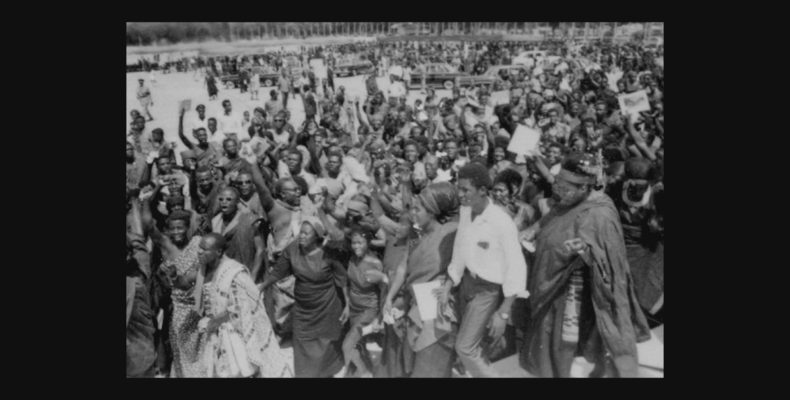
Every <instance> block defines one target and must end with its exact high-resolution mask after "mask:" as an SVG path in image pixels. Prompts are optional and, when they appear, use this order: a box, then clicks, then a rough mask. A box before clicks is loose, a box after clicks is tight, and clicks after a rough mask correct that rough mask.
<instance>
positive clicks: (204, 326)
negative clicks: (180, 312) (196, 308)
mask: <svg viewBox="0 0 790 400" xmlns="http://www.w3.org/2000/svg"><path fill="white" fill-rule="evenodd" d="M209 321H211V318H209V317H204V318H202V319H201V320H200V321H199V322H198V332H207V331H208V324H209Z"/></svg>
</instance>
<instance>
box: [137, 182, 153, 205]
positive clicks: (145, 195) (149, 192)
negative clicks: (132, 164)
mask: <svg viewBox="0 0 790 400" xmlns="http://www.w3.org/2000/svg"><path fill="white" fill-rule="evenodd" d="M153 195H154V189H151V187H150V186H146V187H144V188H142V189H140V201H146V200H148V199H150V198H151V196H153Z"/></svg>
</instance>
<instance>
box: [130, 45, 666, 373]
mask: <svg viewBox="0 0 790 400" xmlns="http://www.w3.org/2000/svg"><path fill="white" fill-rule="evenodd" d="M518 46H519V45H516V44H512V45H510V44H502V43H479V44H476V45H474V46H471V47H472V48H469V46H463V45H459V46H448V45H442V44H439V43H431V44H428V45H425V46H423V47H417V48H415V47H411V46H407V45H403V44H401V45H385V46H382V45H380V44H364V45H363V44H356V45H354V46H345V47H344V46H335V47H332V48H329V49H328V50H327V49H322V50H321V51H324V52H328V53H347V52H357V53H359V52H368V59H370V60H372V61H373V62H374V64H375V65H376V67H377V69H378V70H379V71H380V72H378V73H374V74H372V75H371V77H369V78H370V79H368V80H367V83H368V85H367V90H368V96H366V97H365V98H364V99H363V98H360V97H357V96H353V97H352V96H351V95H349V94H348V93H347V92H346V89H345V88H344V87H343V86H339V85H338V86H337V87H335V86H336V85H335V83H334V82H333V81H331V80H329V79H327V80H323V81H318V80H316V79H309V77H307V76H305V77H304V78H306V79H304V80H301V81H300V82H299V84H297V85H296V87H295V89H298V93H296V91H295V90H293V89H294V87H293V86H291V84H290V82H288V83H283V84H282V85H280V86H279V87H277V88H273V89H271V90H270V91H269V93H266V94H268V96H263V97H264V98H262V99H260V101H259V103H260V106H259V107H255V108H254V110H252V113H250V112H249V111H244V112H243V113H241V114H240V113H239V112H238V110H235V109H234V108H233V104H232V103H231V101H230V100H227V99H223V100H222V107H223V111H222V112H221V113H219V114H218V115H216V116H213V117H209V116H207V115H206V107H205V105H203V104H200V105H197V106H196V107H195V109H194V111H192V110H190V109H188V108H191V107H186V106H182V107H180V110H179V115H178V118H179V119H178V120H179V123H178V136H179V138H180V140H181V142H182V143H183V145H184V146H185V147H186V148H187V149H188V150H186V151H183V152H180V154H178V157H177V156H176V149H175V146H173V145H172V144H171V143H166V142H165V140H164V132H163V130H162V129H159V128H157V129H153V130H150V131H149V130H147V129H146V123H147V122H149V121H150V119H151V118H152V117H151V115H150V113H149V112H148V105H150V104H151V103H152V102H153V100H152V99H151V94H150V91H148V90H143V89H142V88H144V87H145V85H144V82H141V85H140V87H141V89H140V90H138V98H139V99H140V102H141V105H142V106H143V108H144V110H143V113H144V114H146V115H142V114H141V113H140V112H139V111H138V110H133V111H132V123H131V128H130V131H129V133H128V135H127V147H126V161H127V171H126V184H127V185H126V187H127V201H126V205H127V207H126V210H127V261H126V266H127V267H126V277H127V278H126V288H127V291H126V293H127V303H126V306H127V309H126V321H127V376H129V377H153V376H169V377H333V376H334V377H343V376H345V377H451V376H453V375H461V376H472V377H495V376H497V372H496V371H495V370H494V369H493V367H492V361H495V360H497V359H499V358H501V357H502V356H503V355H506V354H513V353H514V352H518V354H519V359H520V364H521V366H522V367H523V368H524V369H525V370H527V371H528V372H529V373H531V374H533V375H536V376H540V377H568V376H570V374H571V365H572V363H573V362H574V359H575V358H576V357H579V356H583V357H585V358H586V359H587V360H588V361H590V362H592V363H594V364H595V369H594V370H593V372H592V373H591V375H590V376H595V377H603V376H610V377H635V376H638V374H639V363H638V354H637V347H636V344H637V343H638V342H642V341H645V340H647V339H649V337H650V329H651V328H652V327H654V326H656V325H658V324H661V323H662V318H663V317H662V312H663V213H662V208H661V203H662V200H661V199H662V197H663V159H664V116H663V62H662V63H661V65H658V64H657V63H656V59H657V56H660V54H658V55H657V54H655V52H652V51H648V50H646V49H644V48H642V47H640V46H637V45H617V46H615V45H591V46H587V47H583V48H581V49H573V50H568V49H566V48H561V47H560V48H559V49H558V50H557V53H558V55H559V56H560V57H561V58H562V62H561V63H560V64H559V65H557V66H556V67H555V68H554V69H553V70H545V69H543V68H538V67H530V68H528V71H529V73H523V72H522V73H519V74H517V75H507V74H505V75H503V76H501V79H502V81H503V83H505V86H506V88H507V89H506V101H502V102H501V104H497V103H495V102H494V101H492V97H493V95H494V93H492V92H491V91H490V90H489V89H488V88H487V87H469V88H459V87H455V88H453V90H452V91H451V94H450V96H445V97H442V96H437V94H436V92H435V91H434V90H432V89H430V88H428V89H425V90H424V91H422V92H420V96H419V99H418V100H417V101H416V102H414V104H407V101H406V98H407V94H408V90H406V89H405V88H404V87H403V81H404V80H407V77H406V76H405V75H406V74H407V73H408V68H410V67H411V66H416V65H418V64H419V63H422V62H426V61H433V60H444V61H446V62H449V63H455V64H458V66H459V67H461V68H467V69H468V70H477V71H479V70H480V69H481V68H485V67H486V66H487V65H493V64H503V63H508V62H509V61H510V59H511V58H512V56H513V54H514V53H515V52H516V51H517V50H518V49H519V47H518ZM660 51H663V49H661V50H660ZM309 53H310V51H308V52H305V53H304V54H297V56H299V57H303V58H304V59H308V58H309V57H311V56H312V55H311V54H309ZM278 57H279V56H278ZM581 58H584V59H585V60H590V63H578V62H572V61H573V60H578V59H581ZM277 59H280V60H281V59H282V58H272V59H269V60H265V62H267V63H269V62H271V63H275V65H276V63H277V61H276V60H277ZM329 59H331V57H329ZM252 60H253V61H254V58H253V59H252ZM327 64H328V65H329V66H330V68H331V66H332V62H331V61H329V62H327ZM404 70H406V71H404ZM384 74H387V75H389V80H390V83H391V85H390V86H389V87H388V88H387V90H386V91H383V90H380V89H379V88H378V86H377V85H376V82H375V79H374V78H375V77H376V76H377V75H384ZM208 79H209V80H211V79H212V76H211V74H209V77H208ZM282 82H286V81H284V80H283V81H282ZM207 87H208V91H209V96H210V98H211V99H214V98H217V96H218V91H217V88H216V83H215V84H214V87H213V89H214V90H213V91H212V87H211V84H208V85H207ZM640 90H644V91H646V93H647V97H648V99H649V103H650V104H649V105H650V111H641V112H632V113H626V112H623V111H622V110H621V109H620V106H619V103H618V96H620V95H623V94H629V93H634V92H636V91H640ZM266 97H268V98H266ZM289 98H290V99H291V101H300V102H302V104H303V106H304V107H303V109H304V114H305V115H304V123H302V124H299V125H298V126H293V125H292V124H291V120H292V118H291V117H292V116H291V115H290V113H291V111H290V110H289V107H288V104H287V101H288V99H289ZM256 101H257V100H256ZM521 126H523V127H527V128H529V129H532V130H536V131H538V132H540V135H541V136H540V141H539V144H538V146H537V148H536V149H535V150H534V151H531V152H528V153H518V152H514V149H513V148H511V146H510V144H511V140H512V138H513V136H514V133H515V132H516V130H517V129H519V127H521ZM425 287H431V288H432V291H431V292H430V294H431V296H433V297H431V298H430V299H431V300H426V297H425V296H424V294H423V291H422V290H423V288H425ZM426 302H429V303H430V302H434V303H435V304H434V305H435V309H436V316H435V317H433V318H424V317H423V315H422V314H423V313H425V312H427V311H426V310H428V309H429V308H426V307H425V305H424V304H425V303H426ZM429 317H430V316H429ZM376 347H378V348H379V349H380V351H381V356H380V357H372V355H371V351H370V349H371V348H376Z"/></svg>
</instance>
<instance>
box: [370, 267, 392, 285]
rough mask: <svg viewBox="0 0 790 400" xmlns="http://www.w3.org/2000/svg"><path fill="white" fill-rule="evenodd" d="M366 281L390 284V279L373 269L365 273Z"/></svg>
mask: <svg viewBox="0 0 790 400" xmlns="http://www.w3.org/2000/svg"><path fill="white" fill-rule="evenodd" d="M365 281H366V282H368V283H381V282H384V283H389V277H387V274H385V273H384V272H382V271H378V270H375V269H372V270H368V271H365Z"/></svg>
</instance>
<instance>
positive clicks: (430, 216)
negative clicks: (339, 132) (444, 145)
mask: <svg viewBox="0 0 790 400" xmlns="http://www.w3.org/2000/svg"><path fill="white" fill-rule="evenodd" d="M459 205H460V202H459V200H458V192H457V191H456V188H455V186H453V185H452V184H451V183H449V182H441V183H434V184H431V185H429V186H428V187H426V188H425V189H423V190H422V192H420V195H419V196H418V197H417V199H416V201H415V202H414V203H413V205H412V207H411V210H410V213H411V215H410V217H411V222H412V224H413V226H414V228H415V229H416V230H417V231H418V232H419V234H420V238H419V240H417V241H414V242H412V243H411V244H410V245H409V254H408V257H407V258H406V259H405V260H404V262H403V263H401V265H399V266H398V269H397V272H396V274H395V278H394V279H393V282H392V284H391V287H390V289H389V293H388V294H387V298H386V300H385V303H384V315H385V318H386V316H387V315H393V311H394V314H395V315H398V314H400V312H399V311H402V312H403V318H405V324H404V327H405V328H404V331H400V332H398V334H399V335H400V334H402V335H403V336H404V337H405V342H407V343H408V345H406V346H403V359H404V372H405V374H406V376H409V377H413V378H414V377H437V378H440V377H443V378H449V377H451V375H452V365H453V363H454V361H455V352H454V350H453V344H454V342H455V333H456V332H457V330H458V323H457V321H458V320H457V317H456V315H455V312H454V300H452V299H451V300H450V302H449V303H448V304H447V305H446V306H445V307H439V308H438V310H437V313H436V314H437V315H436V318H435V319H428V318H425V316H422V315H420V309H421V308H422V309H425V308H431V307H425V306H421V307H418V298H417V296H416V295H415V286H418V285H420V284H425V283H428V282H431V281H440V282H442V283H443V282H444V280H446V279H447V266H448V265H449V264H450V259H451V257H452V251H453V243H454V241H455V231H456V229H457V227H458V207H459ZM401 288H403V289H404V292H405V293H404V294H405V296H404V298H405V299H406V301H405V302H404V303H406V304H395V305H393V299H394V298H395V297H396V295H397V294H398V292H399V291H400V289H401ZM424 297H425V296H420V299H419V301H421V302H422V301H426V300H427V301H433V302H437V299H436V297H433V296H429V298H428V299H425V298H424ZM398 309H400V310H398ZM396 310H397V311H396Z"/></svg>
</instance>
